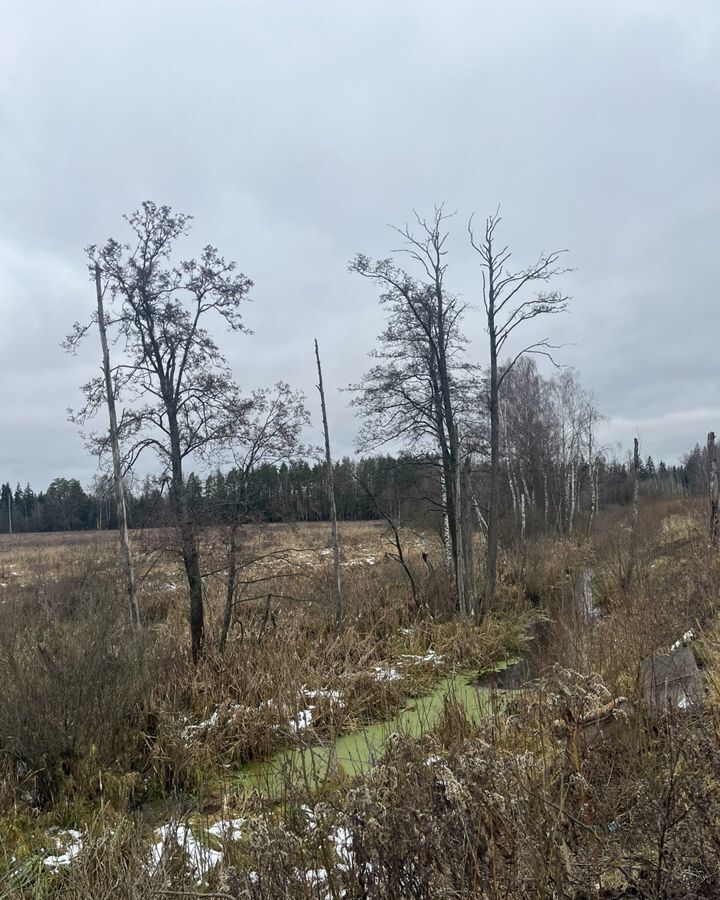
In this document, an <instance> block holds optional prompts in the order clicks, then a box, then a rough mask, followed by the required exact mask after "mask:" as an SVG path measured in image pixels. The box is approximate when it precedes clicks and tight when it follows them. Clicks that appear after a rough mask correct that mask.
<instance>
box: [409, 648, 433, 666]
mask: <svg viewBox="0 0 720 900" xmlns="http://www.w3.org/2000/svg"><path fill="white" fill-rule="evenodd" d="M401 659H403V660H406V661H407V662H409V663H412V664H413V665H416V666H417V665H420V663H427V662H431V663H435V664H436V665H437V664H438V663H441V662H442V661H443V657H442V656H440V655H439V654H438V653H436V652H435V651H434V650H432V649H430V650H428V651H427V653H426V654H425V655H424V656H415V655H413V654H411V653H403V655H402V657H401Z"/></svg>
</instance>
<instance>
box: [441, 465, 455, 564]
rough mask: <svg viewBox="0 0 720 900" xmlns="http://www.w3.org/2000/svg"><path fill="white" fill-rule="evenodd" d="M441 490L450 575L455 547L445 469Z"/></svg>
mask: <svg viewBox="0 0 720 900" xmlns="http://www.w3.org/2000/svg"><path fill="white" fill-rule="evenodd" d="M440 491H441V495H442V509H443V520H442V541H443V547H444V556H445V571H446V572H447V573H448V575H450V574H451V573H452V568H453V549H452V540H451V538H450V516H449V515H448V495H447V487H446V482H445V471H444V469H441V470H440Z"/></svg>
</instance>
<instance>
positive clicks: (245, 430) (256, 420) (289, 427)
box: [220, 381, 310, 653]
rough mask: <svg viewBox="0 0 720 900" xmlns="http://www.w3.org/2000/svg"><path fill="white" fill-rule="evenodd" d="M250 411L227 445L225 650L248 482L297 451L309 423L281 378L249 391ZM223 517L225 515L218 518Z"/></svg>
mask: <svg viewBox="0 0 720 900" xmlns="http://www.w3.org/2000/svg"><path fill="white" fill-rule="evenodd" d="M250 405H251V409H250V411H249V412H246V411H244V410H241V411H240V413H239V415H238V420H239V427H238V429H237V432H236V434H235V436H234V438H233V442H232V445H231V447H230V448H229V450H230V454H231V458H232V460H233V463H234V484H233V489H232V496H231V497H230V498H229V500H228V505H229V509H228V513H229V515H228V516H227V519H229V522H228V530H227V565H228V568H227V581H226V585H225V611H224V614H223V624H222V631H221V634H220V652H221V653H222V652H224V650H225V644H226V642H227V637H228V633H229V631H230V626H231V624H232V614H233V608H234V606H235V597H236V592H237V579H238V565H237V552H238V533H239V530H240V528H241V526H242V524H243V522H244V521H247V518H246V512H247V505H248V504H247V501H248V498H247V496H246V492H247V483H248V479H249V478H250V476H251V474H252V473H253V472H254V471H255V470H256V469H257V468H258V467H259V466H264V465H272V466H274V465H277V464H278V463H280V462H284V461H286V460H288V459H291V458H292V457H293V456H295V455H297V454H299V453H300V452H301V451H302V448H301V445H300V436H301V433H302V430H303V428H304V427H305V426H306V425H307V424H308V422H309V418H310V417H309V415H308V412H307V410H306V409H305V396H304V395H303V394H302V393H300V392H299V391H293V390H292V389H291V387H290V385H289V384H287V383H285V382H283V381H280V382H278V383H277V384H276V385H275V387H274V388H273V389H263V390H258V391H254V392H253V395H252V398H251V404H250ZM223 518H224V517H223Z"/></svg>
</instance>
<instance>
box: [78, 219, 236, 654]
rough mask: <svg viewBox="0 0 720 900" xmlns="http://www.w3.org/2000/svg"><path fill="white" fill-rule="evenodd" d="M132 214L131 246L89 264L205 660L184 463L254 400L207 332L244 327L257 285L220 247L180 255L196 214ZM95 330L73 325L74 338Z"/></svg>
mask: <svg viewBox="0 0 720 900" xmlns="http://www.w3.org/2000/svg"><path fill="white" fill-rule="evenodd" d="M125 218H126V221H127V223H128V225H129V226H130V229H131V231H132V233H133V235H134V243H133V244H132V245H127V244H123V243H120V242H118V241H116V240H113V239H110V240H109V241H107V242H106V243H105V244H104V245H103V246H102V247H97V246H91V247H88V249H87V252H88V256H89V258H90V266H91V270H93V271H94V268H95V266H96V265H98V266H100V268H101V270H102V273H103V275H104V278H105V282H106V289H107V290H108V291H109V294H110V304H109V309H108V312H107V315H106V317H105V323H106V326H107V327H108V328H109V329H110V328H112V330H113V333H114V335H115V339H116V340H117V341H118V342H119V343H120V346H121V349H122V357H123V361H122V363H121V364H120V365H117V366H116V368H115V373H116V374H115V393H116V396H117V395H119V394H121V393H123V392H125V393H126V394H127V396H128V401H129V402H128V404H126V408H125V414H124V416H123V420H122V422H121V423H120V425H119V430H121V431H122V434H121V435H120V436H121V438H123V443H124V445H125V446H126V447H127V456H126V465H127V466H128V467H132V465H133V464H134V463H135V462H136V460H137V458H138V456H139V455H140V454H141V453H142V452H143V451H144V450H146V449H148V448H151V449H153V450H154V451H155V453H156V454H157V456H158V457H159V459H160V460H161V462H162V463H163V465H164V468H165V471H166V473H167V476H168V480H169V483H170V501H171V508H172V513H173V518H174V523H175V525H176V527H177V529H178V533H179V540H180V550H181V554H182V560H183V565H184V568H185V575H186V578H187V583H188V591H189V596H190V603H189V624H190V645H191V652H192V656H193V659H194V660H195V661H197V659H198V658H199V655H200V653H201V650H202V646H203V639H204V614H203V613H204V611H203V583H202V574H201V569H200V551H199V542H198V535H197V527H196V523H195V521H194V518H193V514H192V510H191V508H190V504H189V501H188V495H187V489H186V484H185V480H184V472H183V467H184V463H185V460H187V459H188V458H189V457H198V456H203V455H207V454H209V453H211V452H214V451H218V450H220V449H222V448H225V447H227V445H228V444H229V442H230V441H231V440H232V438H233V436H234V435H235V434H237V432H238V430H239V429H240V428H241V427H242V424H243V421H244V418H245V416H246V414H247V410H248V408H249V406H250V405H251V404H249V403H248V402H247V401H242V400H241V398H240V396H239V392H238V389H237V387H236V385H235V384H234V382H233V381H232V379H231V377H230V373H229V370H228V368H227V364H226V362H225V359H224V358H223V356H222V354H221V353H220V351H219V349H218V347H217V344H216V343H215V341H214V340H213V338H212V337H211V335H210V333H209V332H208V330H207V325H208V321H209V320H210V319H212V318H213V317H216V318H218V319H219V320H220V321H221V322H222V323H223V324H224V325H226V326H227V327H228V328H229V329H230V330H231V331H244V330H245V329H244V326H243V324H242V320H241V311H240V306H241V303H242V301H243V300H245V299H246V298H247V294H248V292H249V290H250V288H251V287H252V282H251V281H250V279H249V278H247V277H246V276H245V275H242V274H236V272H235V269H236V266H235V263H233V262H228V261H226V260H225V259H224V258H223V257H222V256H221V255H220V254H219V253H218V251H217V250H216V249H215V248H214V247H212V246H206V247H205V248H204V249H203V251H202V253H201V255H200V257H199V259H187V260H184V261H180V262H177V263H175V264H174V263H173V262H172V256H173V251H174V247H175V244H176V242H177V240H178V239H179V238H181V237H183V236H184V235H186V234H187V232H188V229H189V225H190V220H191V217H190V216H187V215H184V214H182V213H177V214H176V213H174V212H173V211H172V210H171V209H170V207H168V206H156V205H155V204H154V203H150V202H146V203H143V204H142V207H141V208H140V209H139V210H136V211H135V212H134V213H132V214H131V215H129V216H126V217H125ZM86 332H87V327H82V326H80V325H77V324H76V326H75V329H74V333H73V334H72V335H71V336H70V337H69V338H68V340H67V342H66V345H67V346H69V347H70V348H72V347H74V346H75V345H76V344H77V343H78V341H79V340H80V339H81V338H82V337H83V335H84V334H85V333H86ZM102 393H103V392H102V380H100V382H99V383H98V380H93V381H91V382H90V383H89V384H87V385H86V386H85V395H86V406H85V409H84V411H83V413H82V416H83V417H85V418H87V417H89V416H91V415H93V414H94V412H96V411H97V408H98V406H99V405H100V404H101V402H102Z"/></svg>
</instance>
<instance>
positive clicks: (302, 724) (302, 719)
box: [288, 705, 315, 734]
mask: <svg viewBox="0 0 720 900" xmlns="http://www.w3.org/2000/svg"><path fill="white" fill-rule="evenodd" d="M314 709H315V707H314V706H313V705H310V706H307V707H306V708H305V709H301V710H300V711H299V712H298V714H297V715H296V716H295V717H294V718H293V719H290V721H289V723H288V724H289V725H290V731H291V732H292V733H293V734H297V733H298V731H306V730H307V729H308V728H309V727H310V726H311V725H312V720H313V710H314Z"/></svg>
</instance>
